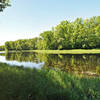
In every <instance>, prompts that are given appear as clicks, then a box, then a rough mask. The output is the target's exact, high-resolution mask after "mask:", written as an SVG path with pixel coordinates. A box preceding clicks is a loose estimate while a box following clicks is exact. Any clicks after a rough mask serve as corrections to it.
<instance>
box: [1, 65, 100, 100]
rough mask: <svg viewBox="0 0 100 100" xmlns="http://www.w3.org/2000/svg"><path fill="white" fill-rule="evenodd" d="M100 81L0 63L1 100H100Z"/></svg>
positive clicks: (57, 70)
mask: <svg viewBox="0 0 100 100" xmlns="http://www.w3.org/2000/svg"><path fill="white" fill-rule="evenodd" d="M99 83H100V79H99V78H95V79H94V78H88V79H87V78H84V77H76V76H75V75H73V74H71V75H70V74H68V73H66V72H63V71H61V70H59V69H55V70H52V69H41V70H39V69H32V68H23V67H17V66H12V67H11V66H9V65H7V64H2V63H0V90H1V91H0V100H14V99H15V98H16V100H73V99H74V100H100V84H99Z"/></svg>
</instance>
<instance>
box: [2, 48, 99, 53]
mask: <svg viewBox="0 0 100 100" xmlns="http://www.w3.org/2000/svg"><path fill="white" fill-rule="evenodd" d="M7 52H8V53H11V52H36V53H46V54H100V49H73V50H20V51H15V50H14V51H7ZM0 53H4V51H0Z"/></svg>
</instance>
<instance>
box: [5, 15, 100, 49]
mask: <svg viewBox="0 0 100 100" xmlns="http://www.w3.org/2000/svg"><path fill="white" fill-rule="evenodd" d="M94 48H100V16H95V17H91V18H89V19H82V18H77V19H76V20H74V21H72V22H70V21H67V20H65V21H62V22H61V23H60V24H58V25H57V26H56V27H53V28H52V29H51V30H50V31H45V32H43V33H41V34H40V36H39V37H35V38H32V39H22V40H17V41H7V42H6V43H5V49H6V50H66V49H94Z"/></svg>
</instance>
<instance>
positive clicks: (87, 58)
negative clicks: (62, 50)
mask: <svg viewBox="0 0 100 100" xmlns="http://www.w3.org/2000/svg"><path fill="white" fill-rule="evenodd" d="M0 62H3V63H7V64H10V65H18V66H24V67H34V68H42V67H49V68H53V69H55V68H60V69H61V70H64V71H68V72H75V73H78V74H80V73H81V74H88V75H91V74H92V75H96V74H99V73H100V55H99V54H98V55H54V54H37V53H8V54H4V53H2V54H0Z"/></svg>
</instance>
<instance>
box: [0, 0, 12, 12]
mask: <svg viewBox="0 0 100 100" xmlns="http://www.w3.org/2000/svg"><path fill="white" fill-rule="evenodd" d="M8 6H10V0H0V12H1V11H3V10H4V9H5V8H6V7H8Z"/></svg>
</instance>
